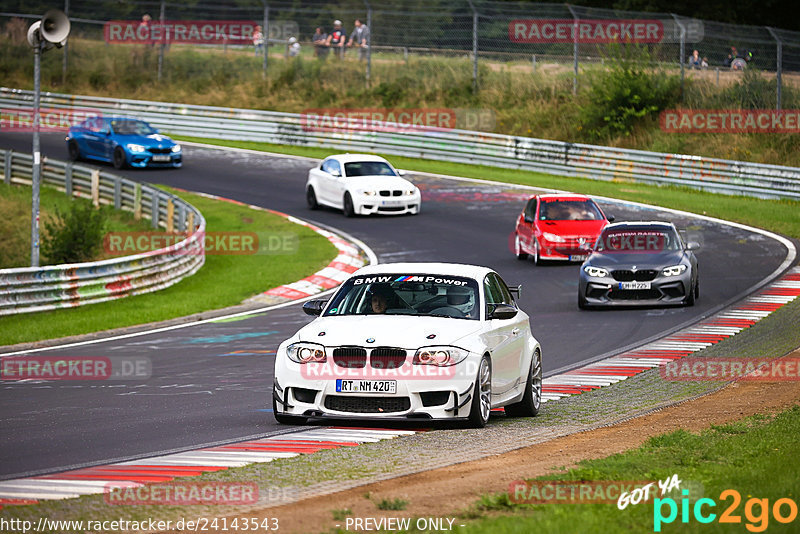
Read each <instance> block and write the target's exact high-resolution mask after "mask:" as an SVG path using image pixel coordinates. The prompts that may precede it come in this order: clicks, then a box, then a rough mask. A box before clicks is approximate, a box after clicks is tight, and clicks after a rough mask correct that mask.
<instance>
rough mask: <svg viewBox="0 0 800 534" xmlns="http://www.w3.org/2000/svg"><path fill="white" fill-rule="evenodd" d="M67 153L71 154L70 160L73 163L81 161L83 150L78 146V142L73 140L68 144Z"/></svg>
mask: <svg viewBox="0 0 800 534" xmlns="http://www.w3.org/2000/svg"><path fill="white" fill-rule="evenodd" d="M67 152H69V159H71V160H72V161H78V160H80V159H81V148H80V147H79V146H78V142H77V141H75V140H74V139H71V140H70V142H69V143H67Z"/></svg>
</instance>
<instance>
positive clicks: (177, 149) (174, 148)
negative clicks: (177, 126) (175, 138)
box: [172, 145, 181, 152]
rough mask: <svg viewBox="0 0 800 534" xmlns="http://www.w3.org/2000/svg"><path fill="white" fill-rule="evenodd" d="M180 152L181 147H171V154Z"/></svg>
mask: <svg viewBox="0 0 800 534" xmlns="http://www.w3.org/2000/svg"><path fill="white" fill-rule="evenodd" d="M180 151H181V145H175V146H173V147H172V152H180Z"/></svg>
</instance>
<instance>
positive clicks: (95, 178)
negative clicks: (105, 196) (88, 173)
mask: <svg viewBox="0 0 800 534" xmlns="http://www.w3.org/2000/svg"><path fill="white" fill-rule="evenodd" d="M91 194H92V204H94V207H95V208H99V207H100V171H92V191H91Z"/></svg>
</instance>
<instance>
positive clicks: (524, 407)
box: [506, 350, 542, 417]
mask: <svg viewBox="0 0 800 534" xmlns="http://www.w3.org/2000/svg"><path fill="white" fill-rule="evenodd" d="M541 405H542V355H541V353H540V352H539V351H538V350H537V351H536V352H534V353H533V358H531V366H530V369H528V380H527V382H526V383H525V393H523V394H522V399H521V400H520V401H519V402H516V403H514V404H509V405H508V406H506V415H508V416H510V417H533V416H535V415H537V414H538V413H539V407H540V406H541Z"/></svg>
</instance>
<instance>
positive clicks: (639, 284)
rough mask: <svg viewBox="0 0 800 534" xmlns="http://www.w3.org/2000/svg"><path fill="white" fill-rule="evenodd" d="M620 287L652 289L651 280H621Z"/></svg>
mask: <svg viewBox="0 0 800 534" xmlns="http://www.w3.org/2000/svg"><path fill="white" fill-rule="evenodd" d="M619 289H650V282H620V283H619Z"/></svg>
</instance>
